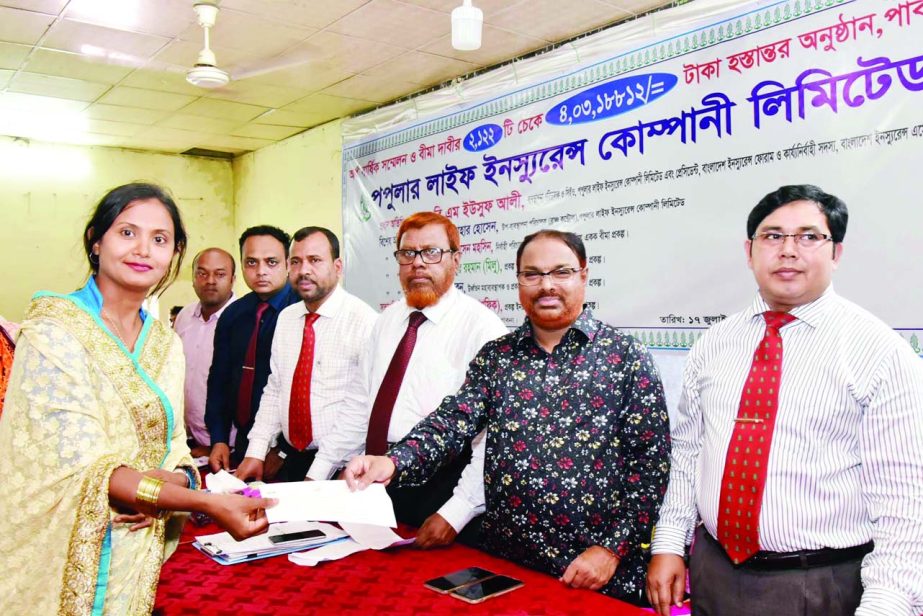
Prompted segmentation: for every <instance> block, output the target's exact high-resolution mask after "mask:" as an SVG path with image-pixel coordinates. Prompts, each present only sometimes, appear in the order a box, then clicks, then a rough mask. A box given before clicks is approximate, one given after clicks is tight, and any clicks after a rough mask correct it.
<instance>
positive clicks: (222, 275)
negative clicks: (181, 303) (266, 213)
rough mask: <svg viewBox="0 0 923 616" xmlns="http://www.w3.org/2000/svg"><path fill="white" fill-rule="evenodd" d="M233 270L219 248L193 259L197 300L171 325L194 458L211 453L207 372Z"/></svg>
mask: <svg viewBox="0 0 923 616" xmlns="http://www.w3.org/2000/svg"><path fill="white" fill-rule="evenodd" d="M235 267H236V266H235V264H234V257H232V256H231V254H230V253H228V252H227V251H226V250H222V249H221V248H206V249H205V250H203V251H202V252H200V253H199V254H197V255H196V256H195V258H194V259H193V260H192V288H193V290H194V291H195V294H196V297H198V298H199V301H197V302H195V303H194V304H189V305H188V306H186V307H185V308H183V309H182V310H181V311H180V313H179V314H178V315H177V316H176V321H175V322H174V324H173V329H174V330H176V333H177V335H179V337H180V339H181V340H182V341H183V351H184V352H185V355H186V384H185V387H184V389H185V413H184V414H185V418H186V432H187V436H188V437H189V439H190V444H189V448H190V449H191V450H192V455H193V457H200V456H207V455H208V454H209V452H210V451H211V437H210V436H209V434H208V427H207V426H206V425H205V398H206V393H207V391H208V370H209V368H211V365H212V353H213V351H214V342H215V326H216V325H217V324H218V318H219V317H220V316H221V313H222V312H224V309H225V307H227V306H228V304H230V303H231V302H232V301H234V293H233V291H232V289H233V287H234V276H235V274H236V271H235ZM233 438H234V437H233V436H232V437H231V439H232V440H233Z"/></svg>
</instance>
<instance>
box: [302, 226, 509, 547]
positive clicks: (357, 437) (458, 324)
mask: <svg viewBox="0 0 923 616" xmlns="http://www.w3.org/2000/svg"><path fill="white" fill-rule="evenodd" d="M460 244H461V239H460V237H459V233H458V229H457V228H456V227H455V225H454V224H453V223H452V221H451V220H449V219H448V218H446V217H444V216H442V215H439V214H435V213H433V212H418V213H416V214H412V215H411V216H408V217H407V218H406V219H405V220H404V221H403V223H402V224H401V226H400V228H399V229H398V232H397V241H396V243H395V245H396V246H397V248H398V249H397V250H396V251H395V253H394V256H395V259H396V260H397V265H398V277H399V278H400V282H401V287H402V288H403V290H404V301H399V302H395V303H394V304H392V305H391V306H389V307H388V308H386V309H385V310H384V312H382V314H381V315H380V316H379V318H378V320H377V321H376V323H375V327H374V329H373V330H372V335H371V339H370V340H369V343H368V347H367V351H366V352H365V353H364V354H363V356H362V358H361V360H360V365H359V370H358V375H359V376H358V378H355V379H353V382H352V384H351V385H350V386H349V387H348V388H347V390H346V393H345V396H346V399H345V401H344V403H343V407H342V408H341V409H340V411H339V412H338V414H337V425H336V428H335V429H334V432H333V434H331V435H329V436H328V437H327V438H326V439H325V440H324V441H323V442H322V443H321V444H320V447H319V449H318V452H317V455H316V458H315V460H314V463H313V464H312V465H311V468H310V470H309V471H308V478H309V479H327V478H329V477H330V476H331V475H332V474H333V473H334V471H335V470H336V469H337V468H338V467H340V466H342V465H343V464H345V463H346V461H348V460H349V459H350V458H351V457H353V456H355V455H357V454H360V453H362V452H363V451H365V452H367V453H370V454H378V455H380V454H383V453H384V452H385V451H386V450H387V448H388V445H389V444H390V443H393V442H395V441H398V440H400V439H401V438H403V437H404V436H405V435H406V434H407V432H408V431H410V429H411V428H413V426H414V425H416V424H417V422H419V421H420V420H421V419H423V418H424V417H426V416H427V415H429V414H430V413H431V412H432V411H433V409H435V408H436V407H437V406H439V402H440V401H441V400H442V399H443V398H444V397H445V396H447V395H449V394H451V393H452V392H454V391H456V390H457V389H458V387H459V386H460V385H461V384H462V381H463V380H464V378H465V370H466V368H467V367H468V362H470V361H471V359H472V358H473V357H474V355H475V353H477V352H478V350H480V348H481V346H483V345H484V343H485V342H487V341H488V340H493V339H494V338H496V337H498V336H501V335H503V334H505V333H506V331H507V330H506V327H505V326H504V325H503V322H502V321H501V320H500V318H499V317H498V316H497V315H496V314H495V313H494V312H492V311H491V310H490V309H488V308H487V307H486V306H484V305H483V304H481V303H480V302H478V301H477V300H475V299H473V298H471V297H469V296H467V295H465V294H464V293H462V292H461V291H460V290H458V289H456V288H455V286H454V284H453V283H454V281H455V272H456V270H457V269H458V267H459V264H460V263H461V253H460V252H459V249H460ZM483 455H484V454H483V439H481V440H478V441H476V442H475V444H474V452H473V458H472V451H471V449H467V450H465V451H464V452H462V454H461V455H460V456H459V457H458V458H457V459H456V460H454V461H453V463H452V464H450V465H448V466H447V467H446V468H444V469H443V470H442V471H441V472H440V473H438V474H437V475H436V476H434V477H433V478H432V479H431V480H430V481H428V482H427V483H426V484H425V485H422V486H418V487H414V488H406V489H391V490H389V492H390V494H391V499H392V501H393V502H394V510H395V514H396V516H397V519H398V520H400V521H402V522H405V523H407V524H411V525H413V526H418V527H420V530H419V532H418V534H417V538H416V545H417V547H421V548H431V547H438V546H440V545H447V544H449V543H451V542H452V541H454V540H455V538H456V536H457V534H458V533H460V532H461V531H462V529H464V528H465V526H466V525H468V523H469V522H470V521H471V520H472V519H474V518H475V517H476V516H477V515H479V514H480V513H481V512H482V511H483V510H484V487H483V483H482V481H483V480H482V466H483ZM469 461H470V464H469ZM477 526H478V525H477V524H476V523H475V524H471V525H470V526H469V528H468V530H467V532H466V533H465V535H463V536H462V539H463V540H465V539H467V537H468V536H469V535H470V536H471V537H472V539H473V537H474V536H476V532H477Z"/></svg>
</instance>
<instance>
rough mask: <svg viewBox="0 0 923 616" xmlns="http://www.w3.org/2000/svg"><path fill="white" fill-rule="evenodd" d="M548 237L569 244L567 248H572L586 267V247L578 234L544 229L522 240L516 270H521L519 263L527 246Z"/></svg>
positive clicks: (582, 265) (517, 253) (517, 252)
mask: <svg viewBox="0 0 923 616" xmlns="http://www.w3.org/2000/svg"><path fill="white" fill-rule="evenodd" d="M543 237H547V238H550V239H554V240H560V241H562V242H564V243H565V244H567V247H568V248H570V249H571V250H572V251H573V252H574V254H575V255H577V260H578V261H579V262H580V267H581V268H584V267H586V247H585V246H584V245H583V240H582V239H580V236H579V235H577V234H576V233H571V232H570V231H557V230H555V229H542V230H541V231H536V232H535V233H532V234H530V235H527V236H526V237H525V238H523V240H522V244H520V245H519V248H518V249H517V250H516V269H517V270H518V269H519V262H520V260H521V259H522V253H523V251H524V250H525V249H526V246H527V245H528V244H529V242H531V241H532V240H537V239H539V238H543Z"/></svg>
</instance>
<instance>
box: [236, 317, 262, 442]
mask: <svg viewBox="0 0 923 616" xmlns="http://www.w3.org/2000/svg"><path fill="white" fill-rule="evenodd" d="M267 308H269V304H267V303H266V302H260V303H259V304H257V306H256V321H255V323H254V325H253V334H251V336H250V344H249V345H247V354H246V355H245V356H244V365H243V366H242V367H241V373H240V388H239V389H238V390H237V425H238V426H239V427H241V428H246V427H247V426H249V425H250V407H251V405H252V400H253V377H254V376H255V372H256V368H255V366H256V343H257V340H258V339H259V337H260V320H261V319H262V318H263V313H264V312H266V309H267Z"/></svg>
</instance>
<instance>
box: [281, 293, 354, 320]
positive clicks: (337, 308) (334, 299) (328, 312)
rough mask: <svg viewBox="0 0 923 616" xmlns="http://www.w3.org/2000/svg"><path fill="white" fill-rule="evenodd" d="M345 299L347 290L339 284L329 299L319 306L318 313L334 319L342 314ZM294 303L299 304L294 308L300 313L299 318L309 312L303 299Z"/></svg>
mask: <svg viewBox="0 0 923 616" xmlns="http://www.w3.org/2000/svg"><path fill="white" fill-rule="evenodd" d="M345 301H346V291H344V290H343V289H342V288H341V287H340V285H337V286H336V288H335V289H334V290H333V292H332V293H330V295H329V296H327V299H325V300H324V303H323V304H321V305H320V307H318V309H317V314H318V315H320V316H322V317H324V318H327V319H332V318H334V317H336V316H337V315H338V314H340V312H341V311H342V308H343V302H345ZM292 305H293V306H298V308H296V309H294V310H295V311H296V312H297V313H298V317H299V318H301V317H303V316H305V315H306V314H308V307H307V306H305V304H304V301H303V300H302V301H300V302H296V303H295V304H292Z"/></svg>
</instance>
